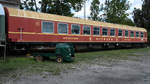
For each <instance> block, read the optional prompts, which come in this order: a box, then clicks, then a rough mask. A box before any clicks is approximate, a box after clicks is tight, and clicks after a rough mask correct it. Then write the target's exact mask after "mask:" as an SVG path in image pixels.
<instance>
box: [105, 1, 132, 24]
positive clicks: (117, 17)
mask: <svg viewBox="0 0 150 84" xmlns="http://www.w3.org/2000/svg"><path fill="white" fill-rule="evenodd" d="M129 7H130V6H129V2H128V1H127V0H106V2H105V7H104V17H105V21H106V22H110V23H117V24H125V25H134V23H133V22H132V20H131V19H129V18H128V16H129V14H128V13H127V12H126V11H127V10H128V9H129Z"/></svg>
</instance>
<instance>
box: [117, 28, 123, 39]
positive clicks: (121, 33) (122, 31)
mask: <svg viewBox="0 0 150 84" xmlns="http://www.w3.org/2000/svg"><path fill="white" fill-rule="evenodd" d="M120 30H121V36H119V34H120ZM122 36H123V30H122V29H118V37H122Z"/></svg>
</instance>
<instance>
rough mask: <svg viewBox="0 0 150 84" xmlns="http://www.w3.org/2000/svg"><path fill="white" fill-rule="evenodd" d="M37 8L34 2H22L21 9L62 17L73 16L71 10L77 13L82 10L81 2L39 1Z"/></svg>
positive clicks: (24, 0)
mask: <svg viewBox="0 0 150 84" xmlns="http://www.w3.org/2000/svg"><path fill="white" fill-rule="evenodd" d="M39 4H40V5H41V6H40V7H39V8H38V7H37V5H36V0H23V3H22V5H21V8H22V9H26V10H32V11H40V12H44V13H51V14H57V15H63V16H73V14H72V12H71V10H74V11H76V12H77V11H79V10H81V8H82V4H83V0H41V1H40V2H39Z"/></svg>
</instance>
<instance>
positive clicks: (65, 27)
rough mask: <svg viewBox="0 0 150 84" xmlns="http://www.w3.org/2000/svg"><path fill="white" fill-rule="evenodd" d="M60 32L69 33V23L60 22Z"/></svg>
mask: <svg viewBox="0 0 150 84" xmlns="http://www.w3.org/2000/svg"><path fill="white" fill-rule="evenodd" d="M58 33H60V34H67V33H68V25H67V24H64V23H59V24H58Z"/></svg>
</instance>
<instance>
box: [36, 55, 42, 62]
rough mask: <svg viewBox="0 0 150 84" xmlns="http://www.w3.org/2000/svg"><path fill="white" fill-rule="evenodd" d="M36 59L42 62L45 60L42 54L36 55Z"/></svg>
mask: <svg viewBox="0 0 150 84" xmlns="http://www.w3.org/2000/svg"><path fill="white" fill-rule="evenodd" d="M35 59H36V61H38V62H42V61H43V57H42V56H36V57H35Z"/></svg>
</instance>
